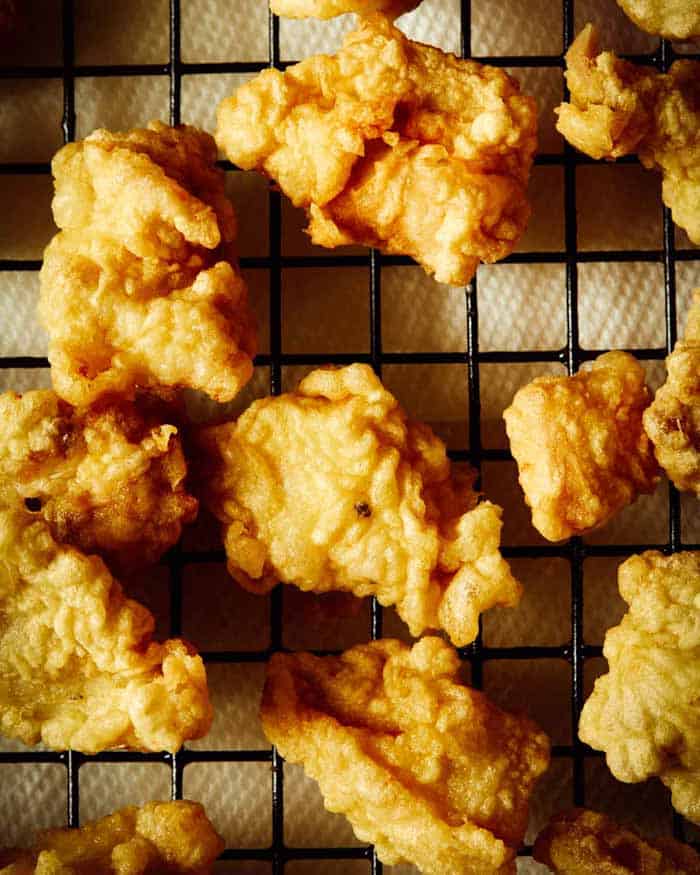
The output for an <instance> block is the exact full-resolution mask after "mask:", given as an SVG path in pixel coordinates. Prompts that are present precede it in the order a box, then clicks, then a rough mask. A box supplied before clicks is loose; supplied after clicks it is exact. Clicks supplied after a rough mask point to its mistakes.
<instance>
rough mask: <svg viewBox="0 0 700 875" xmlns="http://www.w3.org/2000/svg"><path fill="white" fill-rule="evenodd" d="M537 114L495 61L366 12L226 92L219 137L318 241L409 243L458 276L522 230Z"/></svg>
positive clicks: (404, 247) (443, 277)
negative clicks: (328, 47) (335, 47)
mask: <svg viewBox="0 0 700 875" xmlns="http://www.w3.org/2000/svg"><path fill="white" fill-rule="evenodd" d="M536 126H537V120H536V107H535V103H534V101H533V100H532V99H531V98H530V97H525V96H523V95H522V94H521V93H520V89H519V86H518V83H517V82H516V81H515V80H514V79H512V78H511V77H510V76H508V75H507V74H506V73H505V72H503V71H502V70H498V69H495V68H493V67H485V66H482V65H480V64H477V63H476V62H474V61H463V60H459V59H458V58H456V57H454V56H453V55H447V54H445V53H444V52H442V51H440V50H439V49H436V48H433V47H431V46H425V45H421V44H420V43H415V42H411V41H410V40H409V39H407V38H406V37H405V36H404V35H403V34H402V33H401V32H400V31H399V30H397V29H396V28H395V27H394V26H393V25H392V24H391V23H390V22H389V21H388V20H387V19H386V18H384V17H383V16H381V15H372V16H370V17H368V18H366V19H363V20H362V21H361V22H360V24H359V27H358V29H357V30H356V31H354V32H353V33H351V34H349V35H348V36H347V38H346V40H345V44H344V46H343V48H342V49H341V50H340V51H339V52H338V54H337V55H317V56H315V57H312V58H309V59H307V60H305V61H302V62H301V63H300V64H297V65H296V66H293V67H290V68H289V69H287V70H286V71H285V72H284V73H281V72H279V71H278V70H266V71H264V72H263V73H261V74H260V75H259V76H256V77H255V79H253V80H252V81H251V82H249V83H247V84H245V85H244V86H243V87H242V88H240V89H239V90H238V91H237V92H236V94H235V95H234V96H233V97H230V98H228V99H227V100H224V101H223V103H222V104H221V105H220V106H219V112H218V127H217V140H218V142H219V144H220V146H221V148H222V149H223V150H224V152H225V153H226V154H227V155H228V157H229V158H230V159H231V160H232V161H233V162H235V163H236V164H238V165H239V166H241V167H244V168H246V169H252V168H255V169H257V170H261V171H264V172H265V173H266V174H267V175H268V176H270V177H272V178H273V179H274V180H275V181H276V182H277V183H278V184H279V186H280V188H281V189H282V191H284V193H285V194H286V195H287V196H288V197H289V198H291V200H292V201H293V203H294V204H295V205H296V206H302V207H305V208H306V209H307V211H308V214H309V217H310V223H309V229H308V230H309V234H310V235H311V239H312V241H313V242H314V243H316V244H319V245H321V246H327V247H331V248H332V247H335V246H340V245H343V244H347V243H360V244H363V245H366V246H375V247H377V248H379V249H383V250H384V251H386V252H392V253H398V254H403V255H410V256H412V257H413V258H415V259H416V261H418V262H419V263H420V264H421V265H422V266H423V267H424V268H425V270H426V271H427V272H428V273H431V274H432V273H434V274H435V278H436V279H437V280H438V281H439V282H446V283H461V284H463V283H466V282H468V281H469V280H470V279H471V277H472V276H473V275H474V273H475V271H476V268H477V265H478V264H479V262H480V261H486V262H494V261H498V259H500V258H503V257H504V256H506V255H508V254H509V253H510V252H512V250H513V248H514V247H515V245H516V243H517V242H518V240H519V238H520V236H521V234H522V233H523V231H524V229H525V226H526V224H527V220H528V218H529V214H530V207H529V205H528V202H527V196H526V186H527V180H528V176H529V172H530V167H531V165H532V159H533V155H534V152H535V149H536V145H537V142H536V137H537V134H536Z"/></svg>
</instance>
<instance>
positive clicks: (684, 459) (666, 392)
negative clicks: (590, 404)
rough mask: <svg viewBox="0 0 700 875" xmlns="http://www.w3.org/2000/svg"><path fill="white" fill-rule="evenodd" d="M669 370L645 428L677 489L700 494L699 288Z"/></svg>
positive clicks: (645, 421)
mask: <svg viewBox="0 0 700 875" xmlns="http://www.w3.org/2000/svg"><path fill="white" fill-rule="evenodd" d="M666 370H667V372H668V373H667V376H666V382H665V383H664V385H663V386H661V388H660V389H658V390H657V392H656V395H655V396H654V403H653V404H652V405H651V407H650V408H649V409H648V410H647V411H645V413H644V429H645V430H646V433H647V434H648V435H649V437H650V438H651V440H652V442H653V444H654V452H655V453H656V458H657V459H658V460H659V464H660V465H661V467H662V468H663V469H664V471H666V473H667V474H668V476H669V477H670V478H671V480H673V482H674V483H675V484H676V486H677V487H678V489H681V490H683V491H686V492H694V493H695V494H696V495H697V496H698V497H700V289H698V290H697V291H696V292H695V296H694V300H693V304H692V306H691V309H690V313H689V315H688V325H687V328H686V332H685V337H684V338H683V339H682V340H679V341H678V343H677V344H676V346H675V348H674V350H673V352H672V353H671V355H670V356H669V357H668V358H667V359H666Z"/></svg>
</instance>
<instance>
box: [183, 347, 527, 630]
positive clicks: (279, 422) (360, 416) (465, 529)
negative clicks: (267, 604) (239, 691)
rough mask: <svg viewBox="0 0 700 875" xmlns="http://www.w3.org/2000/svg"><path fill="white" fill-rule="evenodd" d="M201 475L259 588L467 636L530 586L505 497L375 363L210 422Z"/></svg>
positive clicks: (203, 439)
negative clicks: (364, 603) (338, 601)
mask: <svg viewBox="0 0 700 875" xmlns="http://www.w3.org/2000/svg"><path fill="white" fill-rule="evenodd" d="M198 445H199V451H198V455H199V458H200V463H199V466H200V467H199V477H198V482H199V484H200V485H201V489H202V496H203V499H204V501H205V503H206V505H207V506H208V507H209V509H210V510H211V511H212V512H213V513H214V514H215V515H216V516H217V517H218V518H219V520H221V522H222V523H223V528H224V535H225V546H226V554H227V557H228V568H229V571H230V572H231V574H232V575H233V577H235V579H236V580H237V581H239V583H241V585H242V586H244V587H245V588H246V589H249V590H250V591H251V592H258V593H265V592H268V591H269V590H270V589H272V587H273V586H274V585H275V584H276V583H277V582H278V581H285V582H287V583H293V584H294V585H295V586H298V587H299V588H300V589H303V590H313V591H315V592H328V591H329V590H344V591H347V592H352V593H354V594H355V595H356V596H360V597H363V596H369V595H374V596H376V597H377V599H378V600H379V601H380V602H381V603H382V604H383V605H396V609H397V611H398V613H399V615H400V616H401V618H402V619H403V620H404V621H405V622H406V623H407V624H408V627H409V629H410V630H411V634H413V635H420V634H421V633H422V632H423V631H424V630H425V629H427V628H433V629H434V628H437V629H444V630H445V631H446V632H447V634H448V635H449V636H450V638H451V639H452V641H453V642H454V643H455V644H457V645H464V644H468V643H469V642H470V641H473V640H474V638H475V637H476V635H477V633H478V626H479V614H480V613H481V612H482V611H484V610H486V609H487V608H490V607H492V606H494V605H497V604H501V605H508V606H513V605H515V604H516V603H517V602H518V600H519V598H520V592H521V587H520V585H519V584H518V582H517V581H516V580H515V579H514V578H513V576H512V574H511V572H510V569H509V567H508V564H507V563H506V562H505V560H504V559H503V558H502V556H501V554H500V552H499V538H500V530H501V509H500V508H499V507H497V506H496V505H494V504H491V503H490V502H488V501H482V502H480V500H479V496H478V494H477V493H476V492H474V490H473V489H472V483H473V478H474V475H473V472H469V473H467V474H465V473H463V472H457V471H452V470H451V467H450V462H449V460H448V458H447V454H446V452H445V445H444V444H443V443H442V441H441V440H440V439H439V438H437V437H436V436H435V435H434V434H433V432H432V431H431V430H430V429H429V428H428V427H427V426H425V425H423V424H421V423H416V422H411V421H409V420H408V419H407V416H406V413H405V412H404V411H403V410H402V408H401V407H400V406H399V403H398V402H397V401H396V399H395V398H394V397H393V396H392V395H391V394H390V393H389V392H387V390H386V389H385V388H384V387H383V386H382V384H381V382H380V381H379V379H378V378H377V377H376V375H375V374H374V372H373V371H372V369H371V368H370V367H368V366H367V365H360V364H354V365H350V366H349V367H346V368H340V369H332V368H328V369H320V370H317V371H313V372H312V373H311V374H309V375H308V376H307V377H306V378H305V379H304V380H302V382H301V383H300V385H299V388H298V390H297V391H296V392H294V393H288V394H286V395H281V396H279V397H276V398H265V399H263V400H260V401H256V402H255V403H253V404H252V405H251V406H250V407H249V408H248V410H247V411H246V412H245V413H243V415H242V416H241V417H240V418H239V419H238V421H237V422H235V423H234V422H231V423H227V424H224V425H219V426H212V427H208V428H204V429H202V430H201V432H200V433H199V436H198Z"/></svg>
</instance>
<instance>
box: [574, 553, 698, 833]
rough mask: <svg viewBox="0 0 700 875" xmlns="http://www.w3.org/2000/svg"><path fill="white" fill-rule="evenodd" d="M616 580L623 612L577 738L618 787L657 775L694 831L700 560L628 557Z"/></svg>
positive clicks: (677, 555) (692, 557)
mask: <svg viewBox="0 0 700 875" xmlns="http://www.w3.org/2000/svg"><path fill="white" fill-rule="evenodd" d="M618 579H619V585H620V593H621V595H622V597H623V598H624V600H625V601H626V602H627V603H628V604H629V610H628V612H627V614H626V615H625V616H624V617H623V619H622V622H621V623H620V625H619V626H616V627H615V628H613V629H611V630H610V631H609V632H608V633H607V635H606V636H605V646H604V648H603V655H604V656H605V658H606V659H607V660H608V663H609V666H610V670H609V673H608V674H606V675H604V676H603V677H601V678H598V680H597V681H596V683H595V687H594V690H593V693H592V694H591V696H590V697H589V699H588V701H587V702H586V704H585V706H584V708H583V712H582V714H581V722H580V724H579V735H580V737H581V739H582V740H583V741H585V742H586V744H589V745H591V747H594V748H596V749H597V750H603V751H605V753H606V756H607V762H608V766H609V767H610V771H611V772H612V773H613V775H615V777H616V778H618V779H619V780H620V781H626V782H628V783H632V782H635V781H644V780H645V779H646V778H649V777H650V776H652V775H658V776H659V777H660V778H661V780H662V781H663V782H664V784H666V785H667V786H668V787H669V788H670V790H671V794H672V801H673V805H674V807H675V808H676V809H677V810H678V811H680V812H681V814H683V815H684V816H685V817H687V818H689V819H690V820H692V821H694V822H695V823H700V553H675V554H674V555H672V556H663V555H662V554H661V553H656V552H648V553H643V554H642V555H641V556H632V557H631V558H630V559H628V560H627V561H626V562H624V563H623V564H622V565H621V566H620V569H619V575H618Z"/></svg>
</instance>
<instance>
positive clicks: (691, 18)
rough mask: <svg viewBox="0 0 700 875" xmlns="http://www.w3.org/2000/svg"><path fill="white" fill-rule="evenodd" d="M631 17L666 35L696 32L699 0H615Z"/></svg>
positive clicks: (685, 36)
mask: <svg viewBox="0 0 700 875" xmlns="http://www.w3.org/2000/svg"><path fill="white" fill-rule="evenodd" d="M617 2H618V4H619V5H620V6H621V7H622V9H623V10H624V12H625V14H626V15H628V16H629V17H630V18H631V19H632V21H633V22H634V23H635V24H636V25H637V27H641V29H642V30H646V31H647V33H653V34H655V35H657V36H663V37H665V38H666V39H689V38H692V37H696V36H700V4H699V3H698V2H697V0H617Z"/></svg>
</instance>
